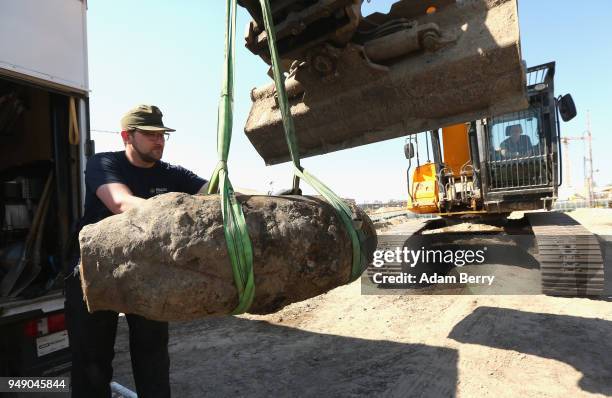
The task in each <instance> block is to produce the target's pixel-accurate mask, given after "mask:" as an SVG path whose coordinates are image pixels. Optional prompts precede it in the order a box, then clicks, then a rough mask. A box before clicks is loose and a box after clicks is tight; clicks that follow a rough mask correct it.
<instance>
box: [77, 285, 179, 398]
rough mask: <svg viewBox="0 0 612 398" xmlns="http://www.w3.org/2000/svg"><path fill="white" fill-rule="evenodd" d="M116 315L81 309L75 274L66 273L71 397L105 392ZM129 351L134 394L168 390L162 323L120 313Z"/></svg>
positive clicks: (165, 393) (94, 397)
mask: <svg viewBox="0 0 612 398" xmlns="http://www.w3.org/2000/svg"><path fill="white" fill-rule="evenodd" d="M118 315H119V314H117V313H116V312H113V311H96V312H94V313H93V314H90V313H89V312H87V306H86V305H85V302H84V301H83V291H82V290H81V284H80V280H79V276H78V275H72V276H70V277H68V278H67V279H66V322H67V326H68V338H69V339H70V347H71V350H72V371H71V379H72V380H71V381H72V397H75V398H81V397H87V398H97V397H104V398H108V397H110V396H111V390H110V382H111V379H112V377H113V368H112V361H113V357H114V356H115V349H114V346H115V336H116V335H117V321H118ZM126 318H127V321H128V325H129V327H130V356H131V359H132V370H133V372H134V381H135V383H136V392H137V394H138V397H139V398H149V397H169V396H170V377H169V375H170V358H169V356H168V323H167V322H157V321H151V320H149V319H146V318H143V317H141V316H138V315H133V314H127V315H126Z"/></svg>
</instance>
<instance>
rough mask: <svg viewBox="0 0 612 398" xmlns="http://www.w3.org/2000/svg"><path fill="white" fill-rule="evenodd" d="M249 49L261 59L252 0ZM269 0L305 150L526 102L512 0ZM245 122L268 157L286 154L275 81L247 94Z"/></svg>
mask: <svg viewBox="0 0 612 398" xmlns="http://www.w3.org/2000/svg"><path fill="white" fill-rule="evenodd" d="M238 3H239V4H240V5H241V6H243V7H245V8H246V9H247V10H248V11H249V13H250V14H251V16H252V18H253V19H252V21H251V22H250V23H249V25H248V27H247V33H246V36H245V41H246V47H247V48H248V49H249V50H250V51H252V52H253V53H254V54H256V55H258V56H260V57H261V58H262V59H263V60H264V61H265V62H266V63H268V64H269V63H270V57H269V51H268V42H267V40H268V37H267V34H266V32H265V30H264V28H263V21H262V17H261V10H260V5H259V0H239V1H238ZM361 3H362V0H271V1H270V4H271V7H272V13H273V19H274V25H275V29H276V35H277V47H278V51H279V54H280V57H281V58H282V64H283V66H284V68H285V71H286V73H287V76H286V80H285V86H286V88H287V92H288V97H289V100H290V105H291V112H292V115H293V117H294V121H295V126H296V134H297V137H298V141H299V150H300V154H301V156H302V157H307V156H314V155H319V154H324V153H328V152H332V151H336V150H340V149H345V148H351V147H355V146H360V145H366V144H370V143H374V142H378V141H383V140H387V139H391V138H395V137H400V136H405V135H407V134H412V133H417V132H420V131H426V130H431V129H435V128H439V127H443V126H446V125H450V124H454V123H459V122H463V121H465V120H474V119H478V118H483V117H486V116H488V115H491V114H500V113H505V112H511V111H516V110H519V109H524V108H526V107H527V105H528V103H527V97H526V92H525V68H524V64H523V62H522V59H521V51H520V37H519V26H518V12H517V3H516V0H469V1H466V0H458V1H455V0H400V1H398V2H396V3H395V4H393V6H392V8H391V10H390V11H389V13H387V14H382V13H375V14H371V15H368V16H367V17H364V16H363V15H362V14H361ZM251 99H252V102H253V103H252V107H251V111H250V114H249V117H248V120H247V123H246V126H245V133H246V135H247V136H248V138H249V140H250V141H251V143H252V144H253V146H254V147H255V148H256V150H257V151H258V152H259V154H260V155H261V156H262V158H263V159H264V160H265V162H266V163H267V164H276V163H281V162H284V161H287V160H288V159H289V153H288V150H287V146H286V143H285V138H284V134H283V127H282V120H281V116H280V112H279V109H278V103H277V101H278V100H277V96H276V90H275V88H274V84H273V83H272V82H271V83H270V84H269V85H266V86H264V87H259V88H255V89H253V90H252V92H251Z"/></svg>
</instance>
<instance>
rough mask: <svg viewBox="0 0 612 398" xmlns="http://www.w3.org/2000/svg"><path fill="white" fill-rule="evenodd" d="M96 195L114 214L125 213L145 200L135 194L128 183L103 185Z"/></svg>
mask: <svg viewBox="0 0 612 398" xmlns="http://www.w3.org/2000/svg"><path fill="white" fill-rule="evenodd" d="M96 196H98V198H100V200H101V201H102V203H104V205H105V206H106V207H107V208H108V209H109V210H110V211H112V212H113V214H119V213H123V212H124V211H127V210H129V209H131V208H132V207H136V206H138V205H140V204H142V203H143V202H144V201H145V200H144V199H142V198H139V197H137V196H134V194H132V191H130V188H128V187H127V185H125V184H121V183H117V182H113V183H110V184H104V185H101V186H100V187H99V188H98V189H97V190H96Z"/></svg>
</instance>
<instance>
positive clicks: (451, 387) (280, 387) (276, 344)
mask: <svg viewBox="0 0 612 398" xmlns="http://www.w3.org/2000/svg"><path fill="white" fill-rule="evenodd" d="M121 327H122V328H125V325H122V326H121ZM364 327H365V326H364ZM124 332H125V333H122V332H120V333H119V336H118V337H119V339H118V344H117V357H116V360H115V378H114V379H115V380H116V381H117V382H119V383H121V384H123V385H125V386H128V387H132V388H133V380H132V375H131V369H130V360H129V351H128V347H127V338H126V335H127V331H125V330H124ZM170 357H171V375H170V378H171V383H172V392H173V395H174V396H178V397H204V396H214V397H222V396H249V397H268V396H310V397H338V396H371V395H376V396H381V395H382V396H388V397H407V396H419V397H455V396H456V386H457V360H458V353H457V351H456V350H454V349H449V348H443V347H432V346H428V345H423V344H402V343H396V342H391V341H384V340H364V339H359V338H353V337H342V336H337V335H327V334H319V333H313V332H307V331H303V330H299V329H294V328H290V327H285V326H279V325H273V324H270V323H268V322H265V321H254V320H248V319H243V318H236V317H224V318H217V319H207V320H200V321H195V322H188V323H181V324H174V325H171V328H170Z"/></svg>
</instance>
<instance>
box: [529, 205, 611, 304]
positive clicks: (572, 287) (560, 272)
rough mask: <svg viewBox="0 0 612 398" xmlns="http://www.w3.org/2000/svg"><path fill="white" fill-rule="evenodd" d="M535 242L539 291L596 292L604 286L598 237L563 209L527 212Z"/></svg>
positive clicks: (569, 294)
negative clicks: (538, 264) (539, 279)
mask: <svg viewBox="0 0 612 398" xmlns="http://www.w3.org/2000/svg"><path fill="white" fill-rule="evenodd" d="M526 216H527V218H528V220H529V223H530V224H531V229H532V230H533V233H534V235H535V238H536V242H537V246H538V261H539V263H540V273H541V276H542V293H544V294H548V295H554V296H597V295H601V294H603V290H604V263H603V257H602V255H601V247H600V245H599V241H598V240H597V237H596V236H595V235H594V234H592V233H591V232H589V231H588V230H587V229H586V228H585V227H583V226H582V225H580V224H579V223H578V222H577V221H576V220H574V219H573V218H571V217H570V216H568V215H567V214H565V213H558V212H537V213H527V214H526Z"/></svg>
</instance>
